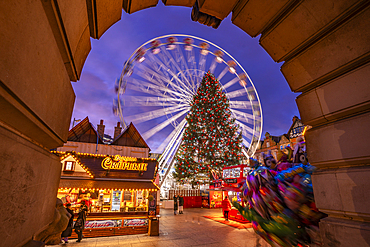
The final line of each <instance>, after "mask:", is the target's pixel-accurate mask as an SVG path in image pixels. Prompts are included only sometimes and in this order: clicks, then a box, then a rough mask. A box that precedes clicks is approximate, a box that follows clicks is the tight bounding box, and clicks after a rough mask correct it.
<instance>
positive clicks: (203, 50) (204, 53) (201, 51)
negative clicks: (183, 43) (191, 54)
mask: <svg viewBox="0 0 370 247" xmlns="http://www.w3.org/2000/svg"><path fill="white" fill-rule="evenodd" d="M208 53H209V51H208V50H206V49H202V50H200V54H202V55H203V56H206V55H207V54H208Z"/></svg>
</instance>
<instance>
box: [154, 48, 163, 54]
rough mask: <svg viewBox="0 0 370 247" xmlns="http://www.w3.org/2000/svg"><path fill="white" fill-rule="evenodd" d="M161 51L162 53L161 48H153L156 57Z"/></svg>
mask: <svg viewBox="0 0 370 247" xmlns="http://www.w3.org/2000/svg"><path fill="white" fill-rule="evenodd" d="M160 51H161V49H159V47H157V48H153V49H152V53H153V54H154V55H156V54H158V53H159V52H160Z"/></svg>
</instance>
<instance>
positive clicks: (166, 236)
mask: <svg viewBox="0 0 370 247" xmlns="http://www.w3.org/2000/svg"><path fill="white" fill-rule="evenodd" d="M205 215H213V216H215V215H222V213H221V209H203V208H191V209H190V208H189V209H185V210H184V214H182V215H173V210H172V209H161V218H160V220H159V236H148V235H147V234H140V235H125V236H114V237H113V236H112V237H101V238H84V239H83V240H82V241H81V242H80V243H76V239H71V240H70V241H69V243H68V244H61V245H60V246H79V247H98V246H104V247H118V246H130V247H138V246H160V247H166V246H215V247H216V246H223V247H228V246H248V247H257V246H258V247H268V246H270V245H268V244H267V243H266V242H265V241H264V240H263V239H261V238H260V237H259V236H258V235H257V234H256V233H255V232H254V231H253V229H252V228H247V229H237V228H234V227H231V226H228V225H225V224H222V223H219V222H216V221H213V220H210V219H207V218H204V217H203V216H205Z"/></svg>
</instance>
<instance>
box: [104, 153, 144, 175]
mask: <svg viewBox="0 0 370 247" xmlns="http://www.w3.org/2000/svg"><path fill="white" fill-rule="evenodd" d="M135 161H137V159H136V158H134V157H124V156H121V155H118V154H117V155H115V156H114V157H113V158H111V157H106V158H104V159H103V161H102V162H101V167H102V168H103V169H105V170H110V169H112V170H129V171H146V170H147V166H148V164H147V163H136V162H135Z"/></svg>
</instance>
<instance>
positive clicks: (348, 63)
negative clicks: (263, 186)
mask: <svg viewBox="0 0 370 247" xmlns="http://www.w3.org/2000/svg"><path fill="white" fill-rule="evenodd" d="M162 1H163V2H164V3H165V5H178V6H188V7H192V6H193V5H194V3H195V2H197V4H198V9H199V12H200V13H199V12H196V10H193V15H192V16H193V19H194V20H197V21H199V22H201V23H205V24H208V25H213V24H212V23H217V21H222V19H224V18H225V17H226V16H228V15H229V14H230V13H232V22H233V23H234V24H235V25H236V26H238V27H239V28H241V29H242V30H244V31H245V32H246V33H248V34H249V35H251V36H252V37H255V36H258V35H260V34H261V38H260V43H261V46H262V47H263V48H264V49H265V50H266V51H267V52H268V54H270V56H271V57H272V58H273V59H274V60H275V61H277V62H282V61H284V64H283V65H282V67H281V71H282V73H283V75H284V76H285V78H286V80H287V82H288V84H289V86H290V88H291V89H292V91H294V92H301V93H302V94H301V95H300V96H298V97H297V100H296V101H297V105H298V108H299V111H300V114H301V117H302V120H303V122H304V123H305V124H309V125H312V126H313V128H312V129H311V130H310V131H309V132H308V133H307V136H306V137H307V145H308V146H309V152H310V153H309V154H308V155H309V158H310V161H311V163H312V164H313V165H315V166H317V167H318V168H319V171H318V172H317V173H316V174H315V175H314V177H313V185H314V191H315V197H316V202H317V206H318V208H320V210H322V211H323V212H325V213H327V214H328V215H329V217H328V218H326V219H325V220H323V221H322V222H321V233H322V236H323V238H324V243H325V244H326V245H329V243H334V244H335V245H334V246H369V245H370V239H369V236H370V232H369V230H370V227H369V226H370V224H369V220H370V199H369V197H368V196H367V193H366V192H368V188H369V186H370V182H369V179H368V178H369V177H370V168H369V163H370V152H369V150H370V148H369V144H368V140H369V139H370V134H369V131H368V130H367V127H368V126H370V113H369V112H370V83H369V79H368V78H369V75H370V66H369V61H370V43H369V42H368V41H369V40H370V30H369V28H368V26H369V25H370V3H369V2H368V1H366V0H353V1H348V0H347V1H345V0H325V1H317V0H304V1H295V0H282V1H272V0H271V1H260V0H249V1H248V0H232V1H223V0H162ZM157 3H158V0H112V1H109V2H106V1H100V0H87V1H85V0H81V1H73V4H71V3H70V2H69V1H58V0H42V1H41V0H40V1H29V2H25V1H11V2H6V1H3V2H2V3H0V13H1V15H0V16H1V18H0V27H1V32H0V40H1V46H0V54H1V56H0V86H1V87H0V126H1V127H0V136H1V138H0V140H1V142H0V153H1V157H2V161H1V166H0V167H1V168H0V169H1V170H0V184H1V188H2V190H3V192H4V193H2V194H3V200H2V204H1V205H2V209H3V212H7V213H6V215H2V216H1V218H0V219H1V222H4V224H3V225H2V226H1V227H2V228H1V233H2V235H3V236H7V237H5V239H4V241H3V243H4V246H17V245H22V244H24V243H26V242H27V241H28V240H30V239H31V238H32V236H33V235H34V234H36V233H37V232H40V231H41V230H42V229H43V228H44V227H45V226H46V225H47V224H48V223H49V222H50V221H51V218H52V217H53V213H54V212H53V210H54V205H55V200H54V199H51V200H50V198H55V195H56V191H57V187H58V181H59V176H60V163H59V162H58V160H56V159H55V158H54V157H53V156H52V155H50V154H49V152H48V150H49V149H52V148H55V147H57V146H60V145H62V144H63V142H65V141H66V138H67V133H68V126H69V119H70V116H71V113H72V108H73V103H74V97H75V96H74V93H73V89H72V87H71V85H70V81H76V80H78V79H79V76H80V73H81V70H82V67H83V64H84V61H85V59H86V57H87V55H88V53H89V51H90V49H91V46H90V37H92V38H96V39H98V38H100V37H101V35H102V34H103V33H104V32H105V31H106V30H107V29H108V28H109V27H110V26H111V25H113V24H114V23H115V22H116V21H118V20H119V19H120V16H121V13H122V8H123V9H124V10H125V11H126V12H128V13H133V12H135V11H139V10H141V9H144V8H148V7H153V6H156V5H157ZM189 15H190V14H189ZM212 20H213V22H212ZM4 199H5V200H4ZM53 200H54V201H53Z"/></svg>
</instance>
